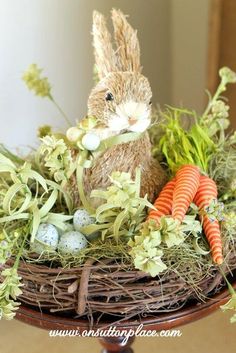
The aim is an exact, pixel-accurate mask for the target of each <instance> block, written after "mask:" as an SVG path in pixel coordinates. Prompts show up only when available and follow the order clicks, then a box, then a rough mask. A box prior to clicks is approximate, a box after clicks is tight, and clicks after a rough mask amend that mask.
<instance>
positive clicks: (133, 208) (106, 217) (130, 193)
mask: <svg viewBox="0 0 236 353" xmlns="http://www.w3.org/2000/svg"><path fill="white" fill-rule="evenodd" d="M140 178H141V176H140V170H139V169H138V170H137V171H136V177H135V180H132V178H131V176H130V174H129V173H124V172H113V173H112V175H111V177H110V179H111V183H112V185H111V186H109V187H108V188H107V190H93V191H92V193H91V197H92V198H98V199H100V200H102V201H103V203H102V205H101V206H99V207H98V208H97V209H96V211H95V214H94V215H93V216H94V217H95V218H96V224H94V225H90V226H88V227H84V228H83V229H82V230H81V231H82V232H84V233H85V234H91V233H94V232H97V231H100V232H101V237H102V239H103V240H104V239H105V238H107V237H109V238H114V239H115V240H116V242H118V241H119V239H120V238H121V237H123V238H129V237H131V236H132V235H133V234H134V233H135V232H136V231H137V229H138V227H139V225H140V223H141V222H142V220H143V219H144V217H145V212H144V209H145V207H151V208H153V206H152V204H150V203H149V202H148V200H147V196H145V197H144V198H141V197H140V196H139V194H140Z"/></svg>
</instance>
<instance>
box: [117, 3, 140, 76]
mask: <svg viewBox="0 0 236 353" xmlns="http://www.w3.org/2000/svg"><path fill="white" fill-rule="evenodd" d="M111 13H112V22H113V26H114V37H115V41H116V45H117V57H118V59H117V60H118V63H117V65H118V66H119V70H120V71H134V72H141V70H142V67H141V65H140V47H139V41H138V37H137V31H136V30H134V29H133V28H132V27H131V25H130V24H129V23H128V22H127V20H126V17H125V15H124V14H123V13H122V12H121V11H120V10H115V9H113V10H112V12H111Z"/></svg>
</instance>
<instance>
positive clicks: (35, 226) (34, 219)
mask: <svg viewBox="0 0 236 353" xmlns="http://www.w3.org/2000/svg"><path fill="white" fill-rule="evenodd" d="M32 213H33V217H32V226H31V238H30V242H31V243H33V242H34V239H35V236H36V233H37V231H38V228H39V225H40V222H41V217H40V213H39V209H38V207H37V206H35V207H34V209H33V212H32Z"/></svg>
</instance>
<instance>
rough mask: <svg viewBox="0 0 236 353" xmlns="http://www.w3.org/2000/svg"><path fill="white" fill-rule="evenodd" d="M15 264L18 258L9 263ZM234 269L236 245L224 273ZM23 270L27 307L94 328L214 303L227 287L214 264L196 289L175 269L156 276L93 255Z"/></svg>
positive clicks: (27, 264)
mask: <svg viewBox="0 0 236 353" xmlns="http://www.w3.org/2000/svg"><path fill="white" fill-rule="evenodd" d="M12 263H13V259H12V260H10V261H8V263H7V264H6V265H5V267H11V266H12ZM235 270H236V263H235V249H234V248H233V247H232V248H231V251H230V252H229V255H228V259H227V268H225V273H229V272H230V273H231V275H232V274H233V273H234V271H235ZM186 271H188V266H186ZM199 271H201V269H200V268H199ZM18 273H19V275H20V277H22V283H23V287H22V294H21V295H20V297H19V301H20V302H21V303H22V305H23V306H24V307H25V306H26V307H29V308H31V309H33V310H34V311H35V310H36V311H38V312H41V314H42V313H43V314H50V315H53V316H55V319H56V317H58V318H59V317H63V318H65V319H66V318H69V319H84V320H85V322H87V323H88V325H89V327H95V326H97V325H100V324H102V323H103V322H109V323H110V324H114V323H119V322H123V321H127V320H130V319H131V320H135V321H136V322H137V321H140V322H142V320H143V318H152V319H153V318H160V317H161V316H162V315H166V314H167V315H168V314H173V313H177V314H178V313H179V312H181V311H182V310H184V308H188V307H197V306H199V305H206V304H207V303H208V304H210V305H211V303H212V304H213V305H214V303H215V302H216V301H217V299H215V298H216V297H217V295H219V293H224V292H225V291H224V281H223V278H222V275H221V273H220V271H219V270H218V269H217V268H216V267H215V266H212V267H211V269H210V271H209V272H208V274H207V275H205V276H204V275H203V276H202V279H201V280H200V281H199V283H197V288H196V287H193V286H191V285H190V284H188V283H187V282H188V281H186V280H185V279H184V278H181V277H179V276H178V275H177V274H176V273H175V272H174V271H169V272H168V273H165V274H164V275H160V276H158V277H155V278H153V277H151V276H150V275H148V274H147V273H144V272H141V271H138V270H135V269H133V268H130V266H127V265H125V264H123V263H121V262H120V261H115V260H111V259H104V260H101V261H99V262H98V261H96V262H95V261H94V260H93V259H88V260H87V261H86V263H85V264H84V265H82V266H79V267H72V268H62V267H58V268H55V267H50V264H48V265H47V264H36V263H31V262H28V261H25V260H21V262H20V266H19V269H18ZM186 278H187V277H186ZM226 296H227V294H226V295H225V297H226ZM20 310H21V309H20ZM75 322H76V321H75Z"/></svg>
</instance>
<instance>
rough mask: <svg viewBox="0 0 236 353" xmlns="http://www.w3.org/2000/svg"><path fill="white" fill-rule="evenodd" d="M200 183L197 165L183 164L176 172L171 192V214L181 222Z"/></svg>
mask: <svg viewBox="0 0 236 353" xmlns="http://www.w3.org/2000/svg"><path fill="white" fill-rule="evenodd" d="M199 184H200V171H199V168H198V167H197V166H194V165H184V166H183V167H181V168H180V169H179V170H178V172H177V173H176V184H175V188H174V194H173V209H172V216H173V218H174V219H177V220H178V221H179V222H182V221H183V219H184V217H185V215H186V213H187V211H188V208H189V206H190V204H191V202H192V201H193V199H194V196H195V195H196V192H197V190H198V187H199Z"/></svg>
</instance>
